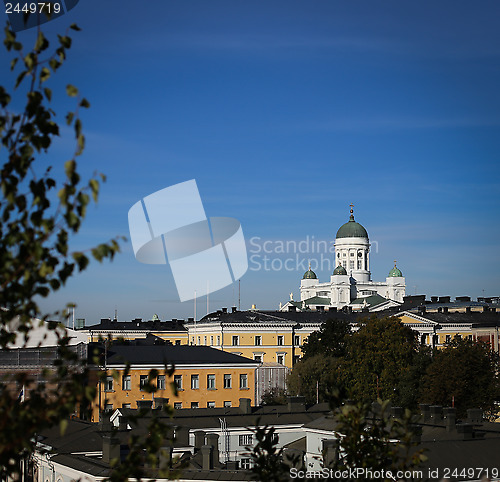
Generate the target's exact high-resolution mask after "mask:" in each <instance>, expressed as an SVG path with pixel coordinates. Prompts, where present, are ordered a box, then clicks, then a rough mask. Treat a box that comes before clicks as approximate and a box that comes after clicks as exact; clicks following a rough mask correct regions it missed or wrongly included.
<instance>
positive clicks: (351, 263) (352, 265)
mask: <svg viewBox="0 0 500 482" xmlns="http://www.w3.org/2000/svg"><path fill="white" fill-rule="evenodd" d="M349 269H354V261H352V260H351V261H349Z"/></svg>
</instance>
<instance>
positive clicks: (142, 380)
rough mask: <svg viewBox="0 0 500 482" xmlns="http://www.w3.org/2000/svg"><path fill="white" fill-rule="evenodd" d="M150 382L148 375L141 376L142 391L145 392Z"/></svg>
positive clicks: (140, 385) (140, 386)
mask: <svg viewBox="0 0 500 482" xmlns="http://www.w3.org/2000/svg"><path fill="white" fill-rule="evenodd" d="M147 382H148V376H147V375H140V376H139V388H140V389H141V390H144V387H145V385H146V383H147Z"/></svg>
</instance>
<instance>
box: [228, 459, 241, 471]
mask: <svg viewBox="0 0 500 482" xmlns="http://www.w3.org/2000/svg"><path fill="white" fill-rule="evenodd" d="M226 470H238V461H237V460H228V461H227V462H226Z"/></svg>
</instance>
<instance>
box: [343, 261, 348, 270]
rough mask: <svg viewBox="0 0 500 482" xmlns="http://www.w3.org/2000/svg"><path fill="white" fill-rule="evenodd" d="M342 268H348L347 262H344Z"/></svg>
mask: <svg viewBox="0 0 500 482" xmlns="http://www.w3.org/2000/svg"><path fill="white" fill-rule="evenodd" d="M342 266H343V267H344V269H345V268H347V262H346V261H342Z"/></svg>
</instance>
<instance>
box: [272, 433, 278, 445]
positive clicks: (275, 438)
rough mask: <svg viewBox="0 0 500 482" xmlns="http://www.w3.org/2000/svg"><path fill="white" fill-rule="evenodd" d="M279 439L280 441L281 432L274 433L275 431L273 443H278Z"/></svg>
mask: <svg viewBox="0 0 500 482" xmlns="http://www.w3.org/2000/svg"><path fill="white" fill-rule="evenodd" d="M279 441H280V434H279V433H276V432H274V433H273V440H272V443H273V444H277V443H278V442H279Z"/></svg>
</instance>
